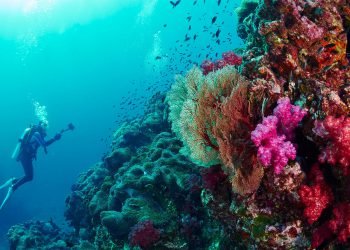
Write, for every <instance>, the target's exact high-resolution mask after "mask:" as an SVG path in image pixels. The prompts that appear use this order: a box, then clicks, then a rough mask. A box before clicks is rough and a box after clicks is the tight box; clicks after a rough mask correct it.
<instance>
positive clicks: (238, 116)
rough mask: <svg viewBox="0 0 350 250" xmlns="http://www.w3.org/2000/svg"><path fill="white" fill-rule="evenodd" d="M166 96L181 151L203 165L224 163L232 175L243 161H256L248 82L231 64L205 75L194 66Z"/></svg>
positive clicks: (228, 172)
mask: <svg viewBox="0 0 350 250" xmlns="http://www.w3.org/2000/svg"><path fill="white" fill-rule="evenodd" d="M167 100H168V103H169V105H170V115H169V118H170V120H171V121H172V124H173V125H172V128H173V131H174V132H175V133H177V134H178V136H179V137H180V138H182V140H183V142H184V146H185V150H184V151H183V152H185V153H187V154H188V155H189V156H190V157H191V158H192V160H193V161H195V162H197V163H199V164H201V165H204V166H211V165H214V164H217V163H223V169H224V171H225V172H226V174H228V175H229V176H231V177H232V176H234V175H235V174H236V169H238V168H240V167H241V166H242V165H244V167H247V168H253V167H254V166H246V164H249V162H251V163H252V164H253V165H254V164H258V163H257V162H254V161H250V158H251V157H255V156H254V154H253V152H254V151H253V145H252V143H251V142H250V132H251V131H252V130H253V128H254V126H253V124H252V123H251V121H250V114H249V103H248V82H247V81H246V80H245V79H244V78H243V77H242V76H240V74H239V73H238V72H237V71H236V70H235V69H234V67H232V66H227V67H224V68H223V69H221V70H218V71H215V72H213V73H211V74H209V75H207V76H203V75H202V74H201V73H200V72H199V70H198V69H193V70H192V71H190V72H189V74H188V75H187V77H186V78H179V79H178V81H177V83H176V84H175V85H174V87H173V89H172V90H171V91H170V93H169V94H168V97H167ZM179 117H180V119H179ZM253 172H254V171H253ZM253 172H252V173H253ZM257 176H261V175H257ZM255 183H259V181H258V180H257V181H255ZM255 186H258V185H255Z"/></svg>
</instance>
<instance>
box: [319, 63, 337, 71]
mask: <svg viewBox="0 0 350 250" xmlns="http://www.w3.org/2000/svg"><path fill="white" fill-rule="evenodd" d="M335 64H336V63H333V64H331V65H328V66H326V67H324V68H323V69H322V72H327V71H328V70H330V69H331V68H333V67H334V65H335Z"/></svg>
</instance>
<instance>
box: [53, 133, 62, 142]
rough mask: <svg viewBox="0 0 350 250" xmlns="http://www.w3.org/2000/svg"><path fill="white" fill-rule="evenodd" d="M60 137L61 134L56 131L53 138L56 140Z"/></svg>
mask: <svg viewBox="0 0 350 250" xmlns="http://www.w3.org/2000/svg"><path fill="white" fill-rule="evenodd" d="M61 137H62V136H61V134H59V133H58V134H56V135H55V137H54V139H55V141H58V140H59V139H61Z"/></svg>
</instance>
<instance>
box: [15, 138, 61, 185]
mask: <svg viewBox="0 0 350 250" xmlns="http://www.w3.org/2000/svg"><path fill="white" fill-rule="evenodd" d="M44 137H45V136H43V133H39V132H35V133H33V135H32V136H31V138H29V140H28V143H27V144H26V145H22V147H23V148H22V150H21V152H20V155H19V156H18V158H17V159H18V160H19V161H20V162H21V164H22V166H23V170H24V176H23V177H21V178H20V179H15V180H14V182H13V183H14V184H13V186H12V188H13V190H16V189H17V188H18V187H20V186H22V185H23V184H24V183H26V182H29V181H31V180H33V160H34V159H36V153H37V151H38V148H39V147H40V146H42V147H43V148H44V150H45V152H46V147H47V146H49V145H50V144H52V143H53V142H54V141H56V140H55V138H52V139H50V140H48V141H45V139H44Z"/></svg>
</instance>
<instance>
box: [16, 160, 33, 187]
mask: <svg viewBox="0 0 350 250" xmlns="http://www.w3.org/2000/svg"><path fill="white" fill-rule="evenodd" d="M21 163H22V166H23V170H24V176H23V177H22V178H21V179H19V180H18V181H16V182H15V183H14V185H13V190H16V189H17V188H18V187H20V186H22V185H23V184H24V183H26V182H28V181H31V180H33V160H32V158H31V157H22V159H21Z"/></svg>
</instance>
